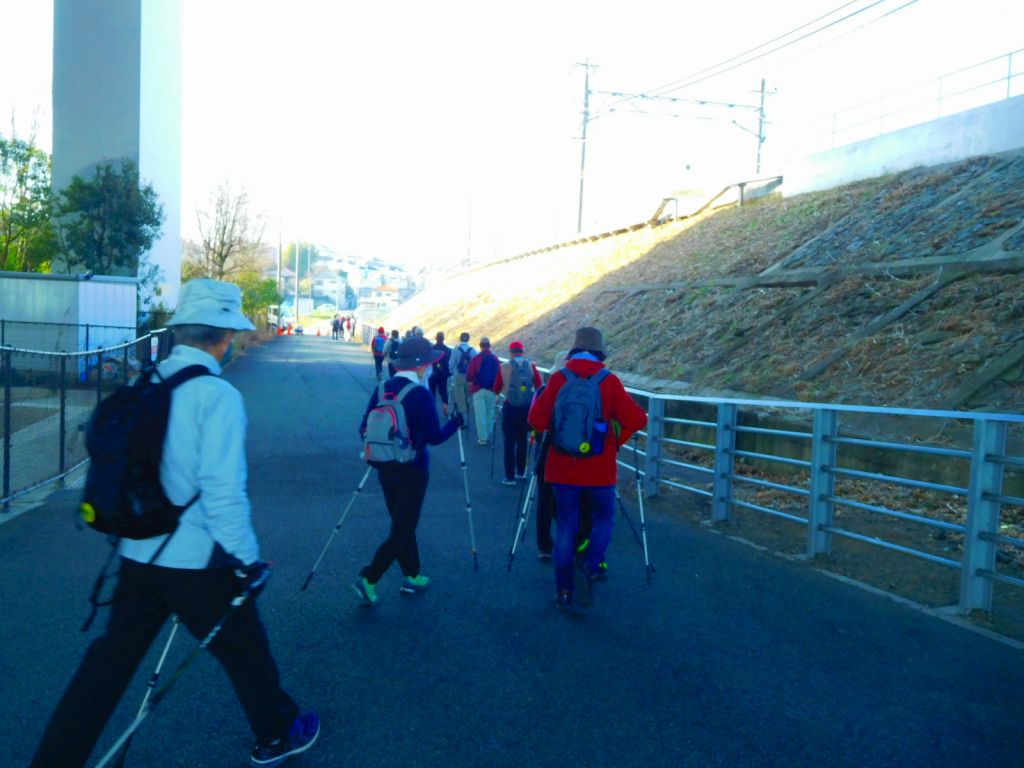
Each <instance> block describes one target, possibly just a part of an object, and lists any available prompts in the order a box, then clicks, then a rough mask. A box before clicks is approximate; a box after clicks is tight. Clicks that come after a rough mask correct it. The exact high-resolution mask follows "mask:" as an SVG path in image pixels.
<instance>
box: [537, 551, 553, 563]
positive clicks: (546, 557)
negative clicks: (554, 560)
mask: <svg viewBox="0 0 1024 768" xmlns="http://www.w3.org/2000/svg"><path fill="white" fill-rule="evenodd" d="M537 559H538V560H541V561H542V562H545V563H547V562H550V561H551V553H550V552H538V553H537Z"/></svg>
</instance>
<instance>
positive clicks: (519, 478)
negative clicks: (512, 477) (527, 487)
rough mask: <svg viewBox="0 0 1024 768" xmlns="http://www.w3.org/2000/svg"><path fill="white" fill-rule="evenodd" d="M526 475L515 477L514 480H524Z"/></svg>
mask: <svg viewBox="0 0 1024 768" xmlns="http://www.w3.org/2000/svg"><path fill="white" fill-rule="evenodd" d="M525 479H526V475H516V480H525Z"/></svg>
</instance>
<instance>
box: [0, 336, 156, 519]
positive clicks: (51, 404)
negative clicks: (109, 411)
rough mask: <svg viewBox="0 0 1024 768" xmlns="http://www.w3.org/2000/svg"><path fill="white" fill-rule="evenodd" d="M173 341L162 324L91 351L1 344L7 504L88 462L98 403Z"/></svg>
mask: <svg viewBox="0 0 1024 768" xmlns="http://www.w3.org/2000/svg"><path fill="white" fill-rule="evenodd" d="M171 343H172V338H171V334H170V333H169V332H168V331H165V330H159V331H155V332H153V333H149V334H146V335H144V336H140V337H139V338H137V339H134V340H132V341H129V342H125V343H123V344H118V345H114V346H108V347H103V348H99V349H91V350H87V351H84V352H44V351H40V350H35V349H25V348H20V347H14V346H3V347H0V387H2V390H0V434H2V437H3V440H2V443H0V467H2V475H0V511H7V509H8V508H9V504H10V502H11V501H12V500H13V499H15V498H17V497H19V496H21V495H24V494H26V493H28V492H30V491H33V490H35V489H37V488H40V487H42V486H44V485H46V484H47V483H51V482H54V481H56V480H60V479H63V478H65V477H66V476H67V475H68V474H70V473H71V472H73V471H74V470H75V469H77V468H78V467H80V466H82V464H84V463H85V461H86V460H87V458H86V450H85V431H84V430H85V425H86V423H87V422H88V420H89V417H90V416H91V415H92V411H93V409H94V408H95V407H96V404H97V403H99V401H100V400H102V399H103V397H104V396H105V395H107V394H109V393H110V392H111V391H113V390H114V389H115V388H116V387H118V386H120V385H121V384H125V383H127V382H128V381H129V379H130V378H131V377H132V376H133V375H134V374H136V373H138V371H139V370H141V367H142V365H143V364H144V363H145V362H147V361H153V362H158V361H160V360H163V359H164V358H165V357H166V356H167V355H168V353H169V352H170V348H171Z"/></svg>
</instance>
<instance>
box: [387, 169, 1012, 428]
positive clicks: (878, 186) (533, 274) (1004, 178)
mask: <svg viewBox="0 0 1024 768" xmlns="http://www.w3.org/2000/svg"><path fill="white" fill-rule="evenodd" d="M1022 186H1024V156H1018V155H1007V156H998V157H978V158H972V159H970V160H967V161H963V162H960V163H956V164H951V165H946V166H939V167H934V168H923V169H915V170H912V171H907V172H904V173H900V174H895V175H892V176H886V177H881V178H876V179H871V180H867V181H863V182H858V183H855V184H851V185H847V186H844V187H841V188H837V189H832V190H828V191H823V192H817V193H811V194H805V195H799V196H795V197H792V198H781V197H775V198H769V199H766V200H762V201H758V202H756V203H753V204H750V205H747V206H744V207H742V208H740V207H729V208H725V209H719V210H717V211H712V212H709V213H707V214H703V215H701V216H699V217H695V218H693V219H687V220H683V221H679V222H673V223H669V224H666V225H662V226H659V227H649V228H646V229H642V230H638V231H635V232H629V233H626V234H622V235H619V236H616V237H612V238H608V239H604V240H599V241H595V242H589V243H586V244H582V245H576V246H570V247H564V248H560V249H556V250H553V251H549V252H545V253H540V254H535V255H532V256H528V257H524V258H520V259H515V260H510V261H507V262H504V263H500V264H495V265H492V266H489V267H485V268H480V269H477V270H474V271H471V272H467V273H464V274H461V275H457V276H454V277H452V278H450V279H449V280H447V281H446V282H444V283H443V284H442V285H439V286H437V287H435V288H433V289H431V290H429V291H426V292H424V293H423V294H420V295H419V296H417V297H415V298H414V299H413V300H412V301H410V302H408V303H407V304H405V305H403V306H402V307H400V308H399V309H398V311H397V312H396V313H395V314H394V315H393V316H392V317H391V318H389V320H388V321H387V323H386V324H387V325H388V327H389V328H390V327H397V328H403V329H404V328H406V327H409V326H412V325H413V324H416V325H421V326H423V327H424V328H425V329H426V330H427V332H428V333H429V334H432V333H433V332H434V331H435V330H444V331H445V332H446V334H447V335H448V338H449V339H453V338H455V334H457V333H458V332H459V331H463V330H466V331H469V332H470V333H472V334H473V337H474V339H478V338H479V337H480V336H482V335H489V336H490V337H491V339H492V341H493V342H494V343H495V347H496V349H498V350H499V351H503V350H504V349H505V348H506V345H507V343H508V341H510V340H512V339H521V340H522V341H524V342H525V343H526V347H527V351H528V355H531V356H532V357H534V359H536V360H538V361H539V362H540V363H542V364H550V363H551V361H552V359H553V358H554V356H555V354H556V353H557V352H558V351H559V350H563V349H565V348H566V346H567V345H568V343H569V342H570V341H571V339H572V334H573V330H574V329H575V328H576V327H578V326H580V325H590V324H592V325H597V326H599V327H601V328H602V329H603V330H604V332H605V335H606V338H607V340H608V344H609V347H610V350H611V356H610V359H609V365H610V366H611V367H612V368H613V369H615V370H616V371H620V372H622V373H625V374H627V376H628V377H629V379H630V380H631V382H632V383H635V384H638V385H640V386H646V387H647V388H654V389H672V390H675V391H680V392H689V393H693V394H729V393H736V394H739V393H742V394H744V395H758V396H764V397H782V398H792V399H799V400H812V401H827V402H848V403H874V404H882V405H902V406H910V407H926V408H970V409H979V408H983V409H987V410H989V409H990V410H1020V409H1021V408H1022V407H1024V393H1022V389H1024V388H1022V382H1024V368H1022V361H1024V224H1022V223H1021V221H1022V219H1024V197H1022V196H1021V195H1020V194H1019V190H1020V189H1021V187H1022Z"/></svg>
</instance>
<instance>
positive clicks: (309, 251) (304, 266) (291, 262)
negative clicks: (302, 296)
mask: <svg viewBox="0 0 1024 768" xmlns="http://www.w3.org/2000/svg"><path fill="white" fill-rule="evenodd" d="M319 259H320V251H319V250H318V249H317V247H316V246H315V245H313V244H312V243H303V242H302V241H299V268H300V271H299V275H300V276H301V275H308V274H309V268H310V265H311V264H312V263H313V262H314V261H318V260H319ZM281 266H282V267H284V268H286V269H290V270H292V271H293V272H294V271H295V243H288V245H286V246H285V248H284V253H282V254H281Z"/></svg>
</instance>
